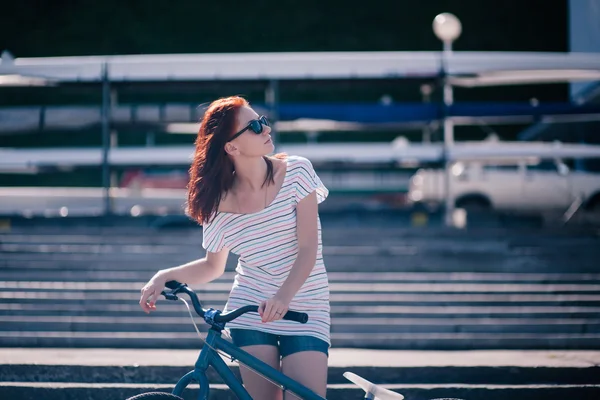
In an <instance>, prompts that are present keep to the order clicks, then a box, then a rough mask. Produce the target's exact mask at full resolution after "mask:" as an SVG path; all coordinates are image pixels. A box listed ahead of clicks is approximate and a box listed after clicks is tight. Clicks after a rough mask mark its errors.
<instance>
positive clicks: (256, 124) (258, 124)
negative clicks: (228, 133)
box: [228, 115, 271, 142]
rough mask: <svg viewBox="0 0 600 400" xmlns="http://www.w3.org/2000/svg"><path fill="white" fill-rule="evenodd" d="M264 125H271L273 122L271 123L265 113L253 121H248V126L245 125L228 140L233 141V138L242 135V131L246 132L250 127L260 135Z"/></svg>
mask: <svg viewBox="0 0 600 400" xmlns="http://www.w3.org/2000/svg"><path fill="white" fill-rule="evenodd" d="M263 126H271V124H270V123H269V120H268V119H267V117H265V116H264V115H261V116H260V117H258V119H253V120H252V121H250V122H248V125H246V127H244V129H242V130H241V131H239V132H237V133H236V134H235V135H233V136H232V137H231V138H230V139H229V140H228V141H229V142H231V141H232V140H233V139H235V138H236V137H238V136H240V135H241V134H242V133H244V132H246V131H247V130H248V129H250V130H251V131H252V132H254V133H256V134H257V135H260V134H261V133H262V131H263Z"/></svg>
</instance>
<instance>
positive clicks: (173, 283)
mask: <svg viewBox="0 0 600 400" xmlns="http://www.w3.org/2000/svg"><path fill="white" fill-rule="evenodd" d="M165 286H166V287H168V288H169V289H171V290H174V289H177V288H178V287H179V286H181V283H179V282H177V281H169V282H167V283H165Z"/></svg>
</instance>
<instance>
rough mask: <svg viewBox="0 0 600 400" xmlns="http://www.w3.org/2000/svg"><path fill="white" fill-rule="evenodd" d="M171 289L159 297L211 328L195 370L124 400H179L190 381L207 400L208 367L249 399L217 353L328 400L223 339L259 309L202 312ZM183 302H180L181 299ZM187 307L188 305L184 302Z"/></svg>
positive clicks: (379, 394) (308, 399)
mask: <svg viewBox="0 0 600 400" xmlns="http://www.w3.org/2000/svg"><path fill="white" fill-rule="evenodd" d="M165 286H166V287H167V288H169V289H170V291H169V292H167V291H164V290H163V291H162V292H161V294H162V295H163V296H164V297H165V298H166V299H167V300H175V301H176V300H180V299H179V297H177V294H179V293H185V294H187V295H188V296H189V297H190V299H191V300H192V304H193V307H194V310H195V311H196V313H197V314H198V315H199V316H200V317H202V318H203V319H204V321H205V322H206V323H207V324H208V325H210V329H209V330H208V335H207V337H206V339H204V340H203V341H204V343H205V346H203V347H202V350H201V351H200V355H199V356H198V360H197V361H196V364H195V366H194V369H193V370H192V371H190V372H188V373H187V374H185V375H184V376H183V377H181V378H180V379H179V381H178V382H177V384H176V385H175V388H174V389H173V391H172V392H171V393H165V392H148V393H142V394H139V395H136V396H133V397H130V398H128V399H127V400H182V397H181V395H182V394H183V391H184V390H185V389H186V388H187V387H188V385H189V384H190V383H192V382H197V383H198V384H199V385H200V392H199V394H198V399H199V400H208V396H209V390H210V384H209V382H208V378H207V376H206V370H207V369H208V367H209V366H211V367H213V369H214V370H215V371H216V372H217V374H218V375H219V376H220V377H221V379H222V380H223V382H224V383H225V384H226V385H227V386H228V387H229V388H230V389H231V390H232V391H233V393H234V394H235V395H236V396H237V397H238V399H240V400H252V397H250V395H249V394H248V392H247V391H246V389H245V388H244V386H243V384H242V383H241V382H240V381H239V380H238V379H237V378H236V376H235V375H234V373H233V372H232V371H231V370H230V369H229V367H228V366H227V364H225V361H223V359H222V358H221V356H220V354H223V353H224V354H226V355H227V358H230V359H231V360H237V361H238V362H240V363H241V364H243V365H244V366H246V367H248V368H250V369H252V370H253V371H255V372H257V373H259V374H261V375H262V376H263V377H265V378H267V379H268V380H270V381H271V382H272V383H274V384H276V385H278V386H279V387H280V388H281V389H282V390H283V391H284V392H285V391H287V392H291V393H293V394H294V395H295V396H297V397H298V398H299V399H303V400H327V399H325V398H323V397H321V396H319V395H318V394H316V393H315V392H313V391H312V390H310V389H309V388H307V387H306V386H303V385H302V384H300V383H298V382H296V381H295V380H293V379H291V378H290V377H288V376H286V375H284V374H283V373H281V372H280V371H277V370H276V369H274V368H272V367H271V366H269V365H268V364H266V363H264V362H262V361H261V360H259V359H257V358H256V357H254V356H252V355H250V354H249V353H247V352H245V351H244V350H242V349H240V348H239V347H237V346H235V345H234V344H233V343H231V342H229V341H228V340H226V339H224V338H223V337H222V331H223V329H224V328H225V324H226V323H227V322H230V321H232V320H234V319H235V318H237V317H239V316H241V315H243V314H245V313H248V312H258V306H244V307H241V308H239V309H237V310H233V311H230V312H227V313H221V311H219V310H215V309H213V308H209V309H204V308H202V305H201V303H200V301H199V300H198V296H197V295H196V293H195V292H194V291H193V290H192V289H190V288H189V287H188V286H187V285H186V284H183V283H179V282H177V281H169V282H167V283H166V284H165ZM181 300H183V299H181ZM184 303H185V304H186V306H187V303H186V302H185V301H184ZM188 312H189V314H190V317H191V318H192V322H193V324H194V327H195V328H196V332H198V335H200V331H199V330H198V327H197V326H196V323H195V321H194V318H193V316H192V313H191V311H190V309H189V306H188ZM283 318H284V319H286V320H290V321H296V322H299V323H306V321H308V315H307V314H306V313H301V312H296V311H288V312H287V313H286V314H285V315H284V317H283ZM344 377H346V378H347V379H348V380H350V381H351V382H353V383H354V384H356V385H357V386H359V387H360V388H361V389H363V390H364V391H365V397H364V398H365V399H370V400H375V399H379V400H401V399H404V396H402V395H401V394H399V393H396V392H392V391H390V390H387V389H385V388H383V387H381V386H378V385H375V384H373V383H371V382H369V381H368V380H366V379H364V378H362V377H360V376H358V375H356V374H353V373H351V372H345V373H344ZM432 400H461V399H450V398H448V399H432Z"/></svg>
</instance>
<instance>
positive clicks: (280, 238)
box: [202, 156, 331, 344]
mask: <svg viewBox="0 0 600 400" xmlns="http://www.w3.org/2000/svg"><path fill="white" fill-rule="evenodd" d="M314 191H316V193H317V201H318V203H321V202H322V201H323V200H325V198H326V197H327V195H328V193H329V192H328V190H327V188H326V187H325V186H324V185H323V183H322V182H321V180H320V179H319V177H318V176H317V174H316V173H315V170H314V169H313V166H312V164H311V162H310V161H309V160H308V159H306V158H304V157H300V156H288V157H287V166H286V174H285V178H284V180H283V185H282V186H281V190H280V191H279V193H278V194H277V195H276V197H275V199H274V200H273V201H272V202H271V204H269V205H268V206H267V207H266V208H265V209H263V210H262V211H259V212H256V213H252V214H236V213H228V212H218V213H217V214H216V216H215V218H214V219H213V220H212V221H211V222H210V223H205V224H204V225H203V240H202V247H204V249H206V250H207V251H210V252H218V251H220V250H221V249H222V248H223V247H226V248H228V249H229V250H230V251H231V252H232V253H234V254H237V255H239V260H238V264H237V268H236V276H235V279H234V282H233V287H232V289H231V292H230V294H229V299H228V301H227V305H226V306H225V310H224V311H230V310H234V309H237V308H239V307H242V306H245V305H258V304H260V302H261V301H263V300H268V299H270V298H271V297H273V296H274V295H275V293H276V292H277V290H278V289H279V288H280V287H281V285H282V284H283V282H284V281H285V279H286V278H287V276H288V274H289V272H290V270H291V269H292V266H293V265H294V261H295V260H296V257H297V255H298V239H297V236H296V205H297V204H298V202H299V201H300V200H301V199H303V198H304V197H306V196H307V195H309V194H310V193H312V192H314ZM317 224H318V248H317V261H316V263H315V266H314V268H313V270H312V271H311V273H310V275H309V277H308V278H307V279H306V282H305V283H304V284H303V285H302V287H301V288H300V290H299V291H298V293H297V294H296V296H295V297H294V298H293V300H292V302H291V303H290V305H289V309H290V310H293V311H302V312H306V313H307V314H308V322H307V323H306V324H299V323H297V322H293V321H284V320H278V321H273V322H268V323H262V322H261V319H260V316H259V315H258V314H257V313H248V314H244V315H243V316H241V317H239V318H237V319H236V320H234V321H232V322H229V323H228V324H227V328H242V329H255V330H259V331H263V332H268V333H273V334H276V335H307V336H314V337H317V338H319V339H322V340H324V341H325V342H327V343H329V344H331V342H330V339H329V327H330V316H329V314H330V308H329V282H328V279H327V272H326V270H325V264H324V263H323V254H322V244H321V221H320V220H319V218H318V216H317Z"/></svg>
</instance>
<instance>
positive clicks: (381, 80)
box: [0, 0, 600, 226]
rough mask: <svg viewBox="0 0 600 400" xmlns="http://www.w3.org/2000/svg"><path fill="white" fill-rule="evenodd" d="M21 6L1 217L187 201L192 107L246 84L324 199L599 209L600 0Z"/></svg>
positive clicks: (5, 124) (13, 29)
mask: <svg viewBox="0 0 600 400" xmlns="http://www.w3.org/2000/svg"><path fill="white" fill-rule="evenodd" d="M25 4H28V3H27V2H25V3H20V4H19V5H16V4H11V5H7V7H6V9H5V11H6V12H3V16H2V17H1V18H2V23H1V24H0V30H1V32H2V35H0V36H1V39H0V40H1V42H0V49H2V51H3V52H2V64H0V74H1V75H0V77H1V80H0V141H1V142H0V146H1V147H2V149H1V150H0V151H1V152H0V156H1V157H0V158H1V161H0V185H1V186H2V189H1V190H2V196H1V199H2V204H1V206H0V213H2V214H3V215H7V216H10V215H12V216H15V217H17V216H26V217H33V216H46V217H47V216H84V215H108V214H116V215H133V216H140V215H157V214H158V215H182V210H183V207H182V200H183V199H184V196H185V186H186V184H187V168H188V164H189V155H190V154H191V152H192V150H193V147H192V144H193V140H194V138H195V135H196V133H197V131H198V125H197V122H198V121H199V119H200V118H201V117H202V113H203V110H204V108H205V107H206V106H207V105H208V104H209V103H210V101H212V100H214V99H216V98H218V97H221V96H229V95H233V94H240V95H243V96H245V97H246V98H248V99H249V100H250V101H251V102H252V104H253V105H254V106H255V107H256V108H257V109H258V110H259V111H261V112H263V113H265V114H267V115H268V116H269V117H270V118H271V119H272V120H273V121H275V132H276V146H277V147H276V151H284V152H288V153H294V154H300V155H304V156H306V157H309V158H310V159H311V160H312V161H313V163H314V164H315V167H316V168H317V170H318V172H319V174H320V176H321V178H322V180H323V181H324V183H325V184H326V185H327V186H328V187H329V188H330V190H331V197H330V198H329V201H328V202H327V204H324V205H323V211H329V210H331V211H345V210H348V209H352V210H355V209H358V210H363V209H370V210H372V209H377V210H381V209H385V210H390V209H392V210H403V211H405V212H410V211H415V210H416V211H424V212H425V213H419V214H418V216H417V219H416V220H415V221H416V222H415V221H413V223H424V221H426V220H427V221H430V217H428V216H427V213H435V212H441V213H442V214H444V215H447V218H446V222H447V223H449V224H454V225H456V224H458V225H462V226H464V225H465V222H464V220H465V218H466V214H465V213H462V214H461V213H460V212H461V210H467V211H471V210H476V211H494V212H503V213H507V212H508V213H513V214H514V213H521V214H530V215H533V214H536V215H538V216H539V215H540V214H541V213H546V215H550V214H552V215H553V217H554V219H556V220H558V221H562V222H565V221H568V220H571V219H572V218H574V217H575V219H577V218H579V219H581V218H582V217H579V215H580V214H588V213H586V212H585V211H592V210H594V209H597V208H598V207H600V195H599V193H600V186H599V185H600V179H598V175H597V173H598V171H599V170H600V164H598V159H599V158H600V157H599V156H600V152H599V151H598V147H595V146H591V145H592V144H597V143H598V137H597V135H595V132H596V130H597V128H598V124H599V122H598V118H599V117H598V116H599V115H600V114H599V113H598V111H599V107H600V106H599V105H598V101H599V100H598V96H600V95H599V92H598V90H600V89H599V87H598V80H599V79H600V77H599V74H600V72H599V71H600V69H599V68H600V66H599V64H598V59H599V57H600V55H598V51H599V50H600V44H599V41H600V33H599V32H598V29H599V28H598V25H597V19H596V17H599V16H600V14H598V13H599V11H598V5H597V4H596V2H594V1H581V2H568V1H564V0H562V1H558V0H556V1H554V0H553V1H550V2H548V1H543V2H542V1H540V2H536V1H530V2H528V3H527V4H526V5H523V4H522V3H521V2H517V1H514V2H512V1H508V2H503V3H502V5H501V6H498V7H497V8H496V9H494V12H493V13H492V12H490V10H488V8H487V6H486V5H484V4H482V3H480V2H477V1H464V2H452V1H433V2H428V3H427V4H426V5H418V6H417V5H410V6H407V5H406V4H404V3H402V2H396V3H392V2H383V3H381V5H380V6H378V7H368V8H364V7H363V5H361V4H360V3H356V4H354V3H350V4H348V3H346V2H336V1H329V2H327V3H325V4H320V3H316V2H314V3H311V2H308V3H305V4H301V5H300V4H299V3H293V2H292V3H289V4H288V3H286V4H282V5H277V6H273V5H272V4H270V3H269V2H259V3H244V4H241V3H240V4H236V5H235V7H233V8H232V9H227V10H226V11H225V10H224V9H223V6H222V5H219V4H217V3H211V4H203V3H199V2H183V3H181V4H180V5H179V6H178V7H170V6H168V5H166V4H165V3H162V2H148V3H147V4H143V5H141V4H140V3H136V2H131V3H111V2H110V1H107V2H103V3H102V4H97V5H94V6H90V5H89V4H88V3H84V2H67V3H52V5H49V4H46V3H43V2H40V3H37V2H32V3H31V4H30V6H29V7H26V6H25ZM446 9H451V11H452V12H453V14H454V15H451V16H449V17H448V16H446V17H444V15H442V16H440V17H439V18H438V19H437V20H436V21H437V22H436V23H434V22H433V21H434V17H435V16H436V15H438V14H440V12H439V11H440V10H446ZM542 9H543V10H544V17H543V18H541V17H540V12H541V10H542ZM358 10H360V12H358ZM573 21H577V23H573ZM26 25H27V26H31V27H34V28H31V29H26V30H24V29H23V27H24V26H26ZM434 25H435V26H438V27H439V29H438V30H437V33H436V29H435V27H434ZM444 43H445V44H444ZM442 50H443V51H442ZM557 142H560V143H563V144H569V145H562V146H560V147H557V146H559V145H558V144H557ZM454 144H456V145H457V146H458V147H456V148H454ZM573 144H576V145H573ZM465 151H466V153H465ZM453 166H454V169H452V167H453ZM446 167H447V168H446ZM103 189H104V190H103ZM457 207H458V208H459V214H456V213H455V208H457ZM428 218H429V219H428ZM452 218H453V220H452V221H450V220H451V219H452ZM407 221H408V222H410V220H409V219H407ZM586 221H588V219H586Z"/></svg>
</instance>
